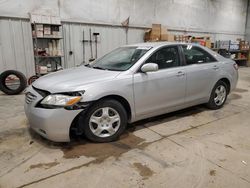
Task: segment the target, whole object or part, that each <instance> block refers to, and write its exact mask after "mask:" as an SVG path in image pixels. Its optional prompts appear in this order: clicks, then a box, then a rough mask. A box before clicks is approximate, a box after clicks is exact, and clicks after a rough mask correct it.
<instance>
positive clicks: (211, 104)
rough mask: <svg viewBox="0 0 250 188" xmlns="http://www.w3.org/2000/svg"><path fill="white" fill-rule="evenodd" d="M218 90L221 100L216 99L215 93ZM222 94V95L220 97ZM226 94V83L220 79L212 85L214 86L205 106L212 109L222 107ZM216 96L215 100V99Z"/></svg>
mask: <svg viewBox="0 0 250 188" xmlns="http://www.w3.org/2000/svg"><path fill="white" fill-rule="evenodd" d="M217 89H218V90H217ZM219 91H220V92H221V100H218V98H219V97H218V96H219V95H217V93H218V92H219ZM224 94H225V96H224ZM222 95H223V96H224V97H222ZM227 95H228V85H227V84H226V83H225V82H223V81H221V80H220V81H218V82H217V83H216V84H215V86H214V88H213V90H212V92H211V95H210V99H209V102H208V103H207V107H208V108H209V109H212V110H217V109H220V108H222V107H223V105H224V104H225V102H226V100H227ZM216 97H218V98H217V100H216ZM216 101H217V102H216ZM219 101H220V102H219Z"/></svg>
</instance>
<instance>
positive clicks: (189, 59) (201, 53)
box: [182, 45, 217, 65]
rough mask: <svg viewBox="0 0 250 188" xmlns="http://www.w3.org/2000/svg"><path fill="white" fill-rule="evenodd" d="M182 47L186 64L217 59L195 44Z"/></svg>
mask: <svg viewBox="0 0 250 188" xmlns="http://www.w3.org/2000/svg"><path fill="white" fill-rule="evenodd" d="M182 48H183V52H184V55H185V60H186V64H187V65H191V64H200V63H210V62H216V61H217V60H216V59H215V58H214V57H213V56H212V55H211V54H209V53H208V52H206V51H205V50H203V49H202V48H199V47H197V46H192V45H183V46H182Z"/></svg>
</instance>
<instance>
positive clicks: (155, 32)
mask: <svg viewBox="0 0 250 188" xmlns="http://www.w3.org/2000/svg"><path fill="white" fill-rule="evenodd" d="M151 35H152V36H155V37H158V38H160V36H161V24H152V30H151Z"/></svg>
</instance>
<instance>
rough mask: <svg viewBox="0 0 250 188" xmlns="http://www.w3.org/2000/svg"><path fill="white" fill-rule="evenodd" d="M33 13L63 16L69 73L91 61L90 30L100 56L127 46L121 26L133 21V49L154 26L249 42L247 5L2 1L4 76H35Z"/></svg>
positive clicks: (223, 1)
mask: <svg viewBox="0 0 250 188" xmlns="http://www.w3.org/2000/svg"><path fill="white" fill-rule="evenodd" d="M29 12H34V13H39V14H55V15H57V14H59V15H60V17H61V19H62V21H63V31H64V32H63V34H64V40H63V47H64V48H63V49H64V54H65V58H64V67H66V68H68V67H72V66H77V65H78V64H80V63H82V62H83V61H88V59H89V57H90V45H89V43H85V44H84V46H85V58H84V56H83V43H82V40H83V31H84V33H85V39H89V28H91V29H92V32H99V33H100V36H99V38H98V56H100V55H103V54H105V53H107V52H109V51H110V50H112V49H114V48H116V47H118V46H120V45H123V44H125V43H126V34H125V30H124V28H122V27H120V26H121V22H122V21H124V20H125V19H126V18H127V17H128V16H130V26H131V28H129V31H128V43H136V42H142V40H143V33H144V31H145V29H146V28H148V27H151V24H152V23H161V24H163V25H165V26H167V27H168V28H169V31H170V32H172V33H173V34H191V35H195V36H201V35H202V36H204V35H207V36H211V37H212V40H229V39H231V40H234V39H236V38H244V37H245V26H246V17H247V0H237V1H236V0H105V1H103V0H84V1H82V0H8V1H0V72H2V71H3V70H6V69H17V70H20V71H22V72H24V73H25V74H26V75H27V76H30V75H33V74H34V60H33V49H32V38H31V30H30V23H29V19H28V18H29V16H28V13H29ZM14 17H15V18H14ZM249 20H250V19H249ZM249 25H250V24H249ZM249 28H250V26H249ZM24 41H25V42H24ZM70 51H72V52H73V54H72V55H70V53H69V52H70ZM93 53H94V55H95V46H94V44H93Z"/></svg>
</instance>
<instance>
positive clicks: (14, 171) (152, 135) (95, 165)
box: [0, 68, 250, 188]
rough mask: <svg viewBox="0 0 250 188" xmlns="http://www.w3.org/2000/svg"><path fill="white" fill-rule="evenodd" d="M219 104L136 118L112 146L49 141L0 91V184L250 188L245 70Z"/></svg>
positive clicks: (249, 88) (249, 95) (248, 78)
mask: <svg viewBox="0 0 250 188" xmlns="http://www.w3.org/2000/svg"><path fill="white" fill-rule="evenodd" d="M239 72H240V80H239V83H238V88H237V89H236V90H235V91H234V92H233V93H232V94H230V96H229V98H228V101H227V103H226V105H225V107H224V108H223V109H220V110H217V111H210V110H208V109H206V108H205V107H203V106H196V107H193V108H189V109H186V110H182V111H179V112H175V113H171V114H167V115H164V116H160V117H156V118H152V119H148V120H144V121H141V122H138V123H136V124H135V125H134V126H131V127H130V128H129V129H128V131H127V132H126V133H125V134H124V135H123V136H122V138H121V139H120V140H119V141H117V142H113V143H108V144H94V143H89V142H87V141H85V140H84V139H79V140H76V141H73V142H72V143H68V144H65V143H64V144H58V143H52V142H49V141H47V140H45V139H43V138H41V137H40V136H38V135H37V134H35V133H33V132H30V131H29V130H28V129H27V121H26V118H25V115H24V112H23V105H22V104H23V100H24V95H17V96H6V95H3V94H0V187H1V188H2V187H37V188H38V187H41V188H43V187H56V188H58V187H183V188H187V187H201V188H203V187H227V188H228V187H233V188H235V187H250V136H249V133H250V68H241V69H240V71H239Z"/></svg>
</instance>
